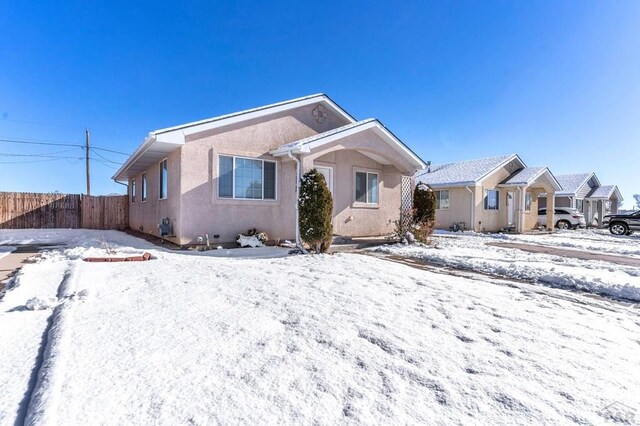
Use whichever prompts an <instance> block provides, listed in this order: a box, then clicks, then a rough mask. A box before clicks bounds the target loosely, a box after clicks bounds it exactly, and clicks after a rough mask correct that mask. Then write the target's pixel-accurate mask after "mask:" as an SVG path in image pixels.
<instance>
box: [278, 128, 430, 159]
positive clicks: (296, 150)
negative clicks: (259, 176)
mask: <svg viewBox="0 0 640 426" xmlns="http://www.w3.org/2000/svg"><path fill="white" fill-rule="evenodd" d="M364 121H365V122H364V123H362V124H360V125H356V126H354V127H351V128H349V129H346V130H343V131H339V132H334V133H332V134H331V135H328V136H325V137H319V138H318V139H317V140H314V141H312V142H309V143H306V144H303V145H291V146H287V147H284V148H277V149H274V150H272V151H270V154H271V155H273V156H274V157H283V156H286V155H288V153H289V152H291V153H292V154H309V153H310V152H311V151H312V150H313V149H316V148H319V147H321V146H323V145H326V144H329V143H331V142H334V141H336V140H338V139H343V138H346V137H349V136H352V135H354V134H356V133H360V132H363V131H365V130H369V129H375V130H379V131H380V132H382V133H383V135H384V136H385V137H386V138H387V139H389V140H390V141H391V142H393V146H394V147H395V148H396V150H398V151H400V153H402V154H403V155H406V156H408V157H410V158H411V160H412V161H413V162H414V163H416V164H417V165H418V166H419V167H421V168H422V169H424V168H425V167H426V164H425V163H424V161H422V160H421V159H420V158H419V157H418V156H417V155H416V154H414V153H413V152H412V151H411V150H410V149H409V148H408V147H407V146H406V145H405V144H404V143H403V142H402V141H400V140H399V139H398V138H397V137H395V136H394V135H393V134H392V133H391V132H390V131H389V130H387V128H386V127H384V126H383V125H382V124H381V123H380V122H379V121H378V120H375V119H374V120H371V121H367V120H364ZM329 131H330V132H331V131H332V130H329ZM419 170H420V169H419Z"/></svg>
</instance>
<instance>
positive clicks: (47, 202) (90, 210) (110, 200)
mask: <svg viewBox="0 0 640 426" xmlns="http://www.w3.org/2000/svg"><path fill="white" fill-rule="evenodd" d="M128 224H129V202H128V199H127V196H126V195H116V196H99V197H94V196H89V195H81V194H38V193H29V192H0V229H32V228H88V229H124V228H126V227H127V226H128Z"/></svg>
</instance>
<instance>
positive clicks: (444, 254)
mask: <svg viewBox="0 0 640 426" xmlns="http://www.w3.org/2000/svg"><path fill="white" fill-rule="evenodd" d="M496 242H513V243H525V244H534V245H543V246H551V247H559V248H564V249H571V250H578V251H581V252H586V251H589V252H593V253H597V254H612V255H624V256H628V257H631V258H640V238H638V237H636V236H635V235H634V236H629V237H614V236H612V235H610V234H609V233H608V232H607V233H605V231H602V230H595V231H593V230H582V231H565V232H558V233H555V234H547V235H506V234H476V233H472V232H465V233H438V234H436V235H435V237H434V245H433V246H429V247H421V246H415V245H409V246H404V245H401V244H397V245H390V246H383V247H378V248H374V249H373V250H375V251H377V252H380V253H387V254H393V255H398V256H403V257H412V258H417V259H421V260H424V261H428V262H432V263H436V264H440V265H444V266H450V267H453V268H457V269H465V270H471V271H477V272H482V273H485V274H491V275H495V276H501V277H505V278H513V279H521V280H527V281H532V282H536V283H540V284H544V285H551V286H556V287H563V288H569V289H577V290H582V291H588V292H593V293H597V294H602V295H607V296H611V297H615V298H620V299H629V300H636V301H640V267H634V266H626V265H619V264H615V263H612V262H609V261H599V260H582V259H576V258H572V257H567V256H557V255H551V254H542V253H529V252H525V251H522V250H518V249H515V248H511V247H509V248H507V247H496V246H492V245H490V244H491V243H496Z"/></svg>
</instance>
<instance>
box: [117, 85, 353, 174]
mask: <svg viewBox="0 0 640 426" xmlns="http://www.w3.org/2000/svg"><path fill="white" fill-rule="evenodd" d="M315 103H322V104H323V105H324V106H326V107H327V108H329V109H330V110H332V111H333V112H334V113H335V114H336V115H337V116H339V117H342V118H343V119H344V120H345V121H346V122H348V123H355V121H356V120H355V118H353V117H352V116H351V115H350V114H349V113H348V112H347V111H345V110H344V109H342V108H341V107H340V106H339V105H338V104H336V103H335V102H334V101H333V100H332V99H331V98H329V96H327V95H325V94H324V93H318V94H315V95H310V96H303V97H301V98H295V99H290V100H288V101H283V102H277V103H274V104H269V105H265V106H261V107H257V108H251V109H246V110H243V111H238V112H234V113H231V114H225V115H219V116H217V117H212V118H207V119H205V120H199V121H193V122H190V123H186V124H181V125H178V126H173V127H167V128H164V129H158V130H154V131H153V132H150V133H149V134H148V136H147V137H146V138H145V140H144V141H143V142H142V144H141V145H140V146H139V147H138V148H137V149H136V150H135V152H134V153H133V154H132V155H131V156H130V157H129V158H128V159H127V161H126V162H125V163H124V164H123V165H122V167H120V169H118V171H117V172H116V173H115V174H114V175H113V177H112V179H114V180H116V181H121V180H126V179H128V178H129V177H130V176H134V175H136V174H138V173H140V172H142V171H143V170H146V169H147V168H148V167H149V166H150V165H151V164H154V163H156V162H159V161H160V160H162V159H163V158H165V157H166V156H167V154H168V153H170V152H171V151H174V150H175V149H177V148H179V147H180V146H181V145H184V143H185V137H186V136H187V135H190V134H194V133H199V132H202V131H206V130H211V129H216V128H219V127H223V126H228V125H231V124H236V123H241V122H243V121H248V120H252V119H255V118H259V117H263V116H266V115H270V114H276V113H279V112H282V111H287V110H291V109H294V108H299V107H301V106H304V105H311V104H315Z"/></svg>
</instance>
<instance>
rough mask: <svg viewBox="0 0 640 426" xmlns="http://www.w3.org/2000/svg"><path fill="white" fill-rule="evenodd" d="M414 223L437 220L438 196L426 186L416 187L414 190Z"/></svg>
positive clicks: (419, 185)
mask: <svg viewBox="0 0 640 426" xmlns="http://www.w3.org/2000/svg"><path fill="white" fill-rule="evenodd" d="M413 209H414V210H413V223H415V224H418V223H422V222H425V221H431V222H435V220H436V194H435V192H433V190H432V189H431V188H429V187H428V186H427V185H424V184H420V183H419V184H418V185H416V188H415V189H414V190H413Z"/></svg>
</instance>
